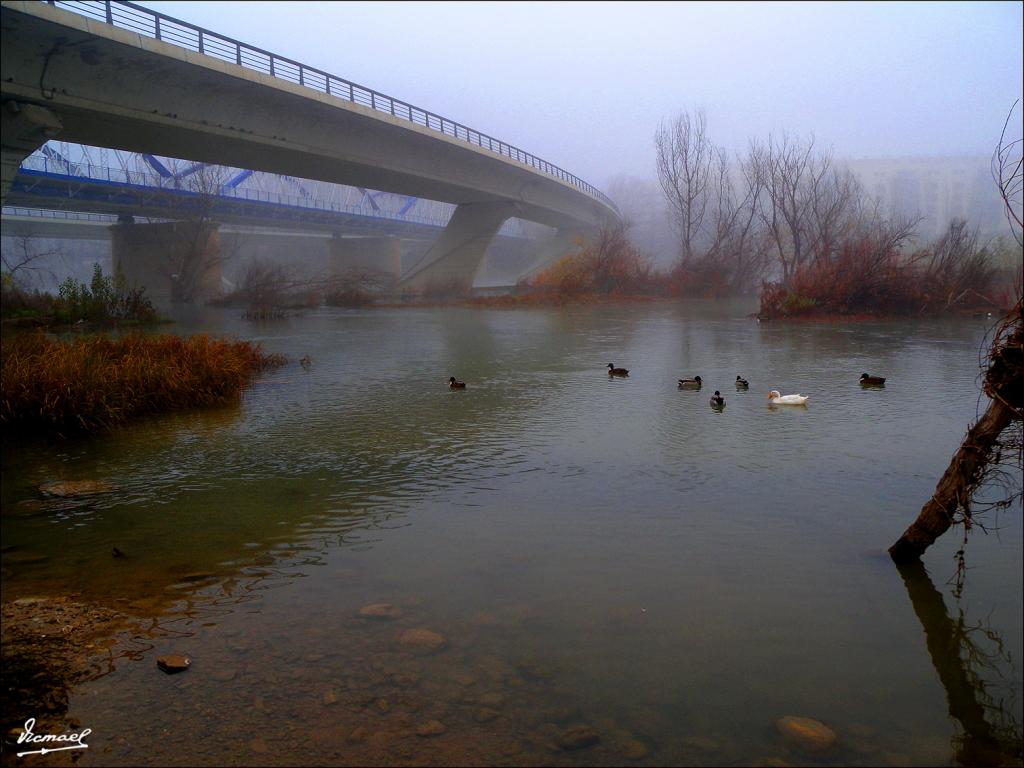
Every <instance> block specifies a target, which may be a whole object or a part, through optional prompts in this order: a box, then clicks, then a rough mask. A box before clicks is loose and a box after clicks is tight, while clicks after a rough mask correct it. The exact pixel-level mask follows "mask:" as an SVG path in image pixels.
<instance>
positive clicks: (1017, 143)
mask: <svg viewBox="0 0 1024 768" xmlns="http://www.w3.org/2000/svg"><path fill="white" fill-rule="evenodd" d="M1019 103H1020V99H1018V100H1017V101H1015V102H1013V106H1011V107H1010V112H1009V113H1008V114H1007V115H1006V122H1005V123H1003V132H1002V133H1001V134H999V144H997V145H996V149H995V152H993V153H992V178H994V179H995V181H996V185H997V186H998V187H999V195H1000V197H1002V198H1003V204H1004V207H1005V210H1006V219H1007V221H1008V222H1009V224H1010V231H1011V232H1012V233H1013V238H1014V239H1015V240H1016V241H1017V245H1024V234H1022V227H1024V224H1022V223H1021V203H1022V201H1021V191H1022V188H1024V154H1022V153H1021V146H1022V141H1024V140H1022V139H1014V140H1012V141H1008V140H1007V139H1006V128H1007V126H1008V125H1009V124H1010V118H1012V117H1013V113H1014V111H1015V110H1016V109H1017V105H1018V104H1019Z"/></svg>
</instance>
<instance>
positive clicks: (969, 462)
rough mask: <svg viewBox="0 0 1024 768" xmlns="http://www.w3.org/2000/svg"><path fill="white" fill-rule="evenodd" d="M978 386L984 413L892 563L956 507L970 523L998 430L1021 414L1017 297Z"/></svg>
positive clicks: (909, 554) (1022, 322) (1022, 360)
mask: <svg viewBox="0 0 1024 768" xmlns="http://www.w3.org/2000/svg"><path fill="white" fill-rule="evenodd" d="M984 391H985V394H987V395H988V396H989V397H990V398H992V399H991V401H990V402H989V405H988V408H987V409H986V410H985V413H984V414H983V415H982V417H981V418H980V419H978V421H977V422H976V423H975V424H974V426H973V427H971V428H970V430H968V432H967V436H966V437H965V438H964V441H963V442H962V443H961V444H960V448H959V450H957V452H956V453H954V454H953V459H952V460H951V461H950V462H949V466H948V467H947V468H946V472H945V473H944V474H943V475H942V479H941V480H939V484H938V485H937V486H936V487H935V493H933V494H932V497H931V498H930V499H929V500H928V502H927V503H926V504H925V505H924V506H923V507H922V508H921V512H920V514H919V515H918V516H917V519H916V520H915V521H914V522H913V524H911V526H910V527H909V528H907V530H905V531H904V532H903V535H902V536H900V538H899V539H898V540H897V541H896V543H895V544H893V545H892V546H891V547H889V555H890V556H891V557H892V559H893V560H895V561H896V562H897V563H905V562H910V561H913V560H917V559H919V558H920V557H921V555H922V554H924V551H925V550H926V549H928V547H930V546H931V545H932V544H933V543H935V540H936V539H937V538H938V537H939V536H941V535H942V534H944V533H945V532H946V531H947V530H949V528H950V526H952V525H953V524H954V523H955V522H958V520H957V517H956V515H957V512H962V518H963V522H964V524H965V525H970V520H971V511H970V504H971V496H972V494H973V493H974V491H975V489H976V488H977V487H978V485H979V484H980V483H981V481H982V479H983V477H984V473H985V469H986V468H987V467H988V465H989V461H990V460H991V459H992V454H993V451H994V450H996V449H997V448H998V447H999V436H1000V434H1002V432H1003V430H1005V429H1006V428H1007V427H1008V426H1009V425H1010V423H1011V422H1012V421H1013V420H1014V419H1020V418H1022V413H1024V318H1022V315H1021V302H1020V301H1018V302H1017V306H1016V307H1014V309H1013V310H1012V311H1011V312H1010V313H1009V314H1008V315H1007V316H1006V317H1005V318H1003V322H1002V323H1001V324H1000V327H999V329H998V330H997V331H996V334H995V339H994V340H993V342H992V349H991V351H990V352H989V367H988V370H987V371H986V373H985V384H984Z"/></svg>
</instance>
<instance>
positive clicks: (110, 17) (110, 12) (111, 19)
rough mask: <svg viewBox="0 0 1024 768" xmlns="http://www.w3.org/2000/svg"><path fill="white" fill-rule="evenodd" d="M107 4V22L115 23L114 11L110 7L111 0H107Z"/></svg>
mask: <svg viewBox="0 0 1024 768" xmlns="http://www.w3.org/2000/svg"><path fill="white" fill-rule="evenodd" d="M106 6H107V24H113V23H114V11H113V9H112V8H111V7H110V0H106Z"/></svg>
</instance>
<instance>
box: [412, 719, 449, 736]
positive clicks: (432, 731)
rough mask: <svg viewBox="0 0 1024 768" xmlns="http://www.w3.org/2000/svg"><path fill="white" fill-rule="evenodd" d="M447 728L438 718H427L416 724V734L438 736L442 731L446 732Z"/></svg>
mask: <svg viewBox="0 0 1024 768" xmlns="http://www.w3.org/2000/svg"><path fill="white" fill-rule="evenodd" d="M447 730H448V728H447V726H445V724H444V723H442V722H441V721H440V720H428V721H427V722H425V723H420V724H419V725H417V726H416V735H417V736H422V737H423V738H430V737H431V736H440V735H441V734H442V733H445V732H447Z"/></svg>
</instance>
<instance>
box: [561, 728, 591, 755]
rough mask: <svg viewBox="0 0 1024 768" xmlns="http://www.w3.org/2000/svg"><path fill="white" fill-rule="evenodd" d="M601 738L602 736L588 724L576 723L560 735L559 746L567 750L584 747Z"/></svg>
mask: <svg viewBox="0 0 1024 768" xmlns="http://www.w3.org/2000/svg"><path fill="white" fill-rule="evenodd" d="M600 740H601V737H600V736H598V735H597V732H596V731H594V729H593V728H591V727H590V726H588V725H574V726H573V727H572V728H569V729H568V730H565V731H562V733H561V734H560V735H559V737H558V740H557V743H558V746H559V747H561V748H562V749H565V750H573V749H583V748H584V747H592V746H593V745H594V744H597V742H599V741H600Z"/></svg>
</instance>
